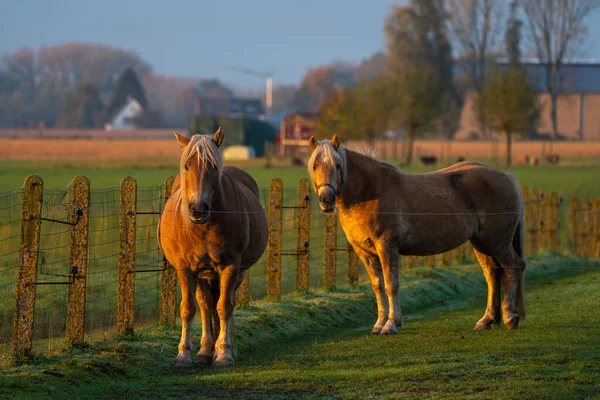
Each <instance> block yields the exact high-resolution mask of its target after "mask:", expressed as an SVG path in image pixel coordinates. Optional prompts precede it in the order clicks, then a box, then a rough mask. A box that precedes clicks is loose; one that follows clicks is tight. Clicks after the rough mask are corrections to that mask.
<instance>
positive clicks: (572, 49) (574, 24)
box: [520, 0, 600, 138]
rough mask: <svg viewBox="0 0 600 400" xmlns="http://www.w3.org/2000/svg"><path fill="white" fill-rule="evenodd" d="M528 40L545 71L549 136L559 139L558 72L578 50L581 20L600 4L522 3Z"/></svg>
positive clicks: (574, 0) (570, 0) (588, 0)
mask: <svg viewBox="0 0 600 400" xmlns="http://www.w3.org/2000/svg"><path fill="white" fill-rule="evenodd" d="M520 3H521V6H522V7H523V11H525V15H526V16H527V22H528V25H529V30H530V35H531V40H532V42H533V45H534V46H535V51H536V53H537V56H538V59H539V62H540V63H542V65H543V66H544V68H545V82H544V83H545V86H546V91H547V92H548V94H549V95H550V118H551V120H552V136H553V138H556V137H557V135H558V123H557V115H556V103H557V99H558V95H559V93H560V90H561V74H560V69H561V65H562V64H563V62H564V60H565V59H566V58H568V57H572V56H573V55H575V54H576V53H577V50H578V49H580V46H581V45H582V43H583V42H584V39H585V37H586V34H587V26H586V25H585V23H584V20H585V18H586V17H587V16H589V15H590V14H591V13H592V12H593V11H594V10H596V9H597V8H598V6H599V5H600V0H522V1H521V2H520Z"/></svg>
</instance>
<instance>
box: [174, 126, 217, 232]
mask: <svg viewBox="0 0 600 400" xmlns="http://www.w3.org/2000/svg"><path fill="white" fill-rule="evenodd" d="M175 137H176V138H177V140H178V141H179V143H180V144H181V146H182V147H183V148H184V150H183V154H182V155H181V162H180V165H179V173H180V176H181V202H182V203H181V206H182V208H183V209H184V210H187V211H188V214H189V217H190V219H191V221H192V222H193V223H195V224H204V223H206V222H208V220H209V217H210V211H211V206H212V204H213V199H214V194H215V192H216V191H217V189H218V188H219V187H220V184H221V174H222V172H223V163H222V162H221V155H220V153H219V150H218V148H219V147H220V146H221V144H222V143H223V137H224V134H223V131H222V130H221V128H219V129H218V130H217V132H215V134H214V135H213V136H212V137H211V136H209V135H194V136H192V137H191V138H190V139H188V138H186V137H184V136H181V135H178V134H177V133H175Z"/></svg>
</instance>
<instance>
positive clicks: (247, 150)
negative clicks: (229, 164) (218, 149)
mask: <svg viewBox="0 0 600 400" xmlns="http://www.w3.org/2000/svg"><path fill="white" fill-rule="evenodd" d="M254 157H256V152H255V151H254V148H253V147H251V146H242V145H233V146H229V147H227V148H225V150H223V160H225V161H240V160H251V159H253V158H254Z"/></svg>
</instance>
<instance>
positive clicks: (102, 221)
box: [0, 176, 600, 357]
mask: <svg viewBox="0 0 600 400" xmlns="http://www.w3.org/2000/svg"><path fill="white" fill-rule="evenodd" d="M172 181H173V178H169V179H167V181H166V182H165V184H164V185H158V186H152V187H139V188H138V187H137V185H136V183H135V181H134V180H133V179H132V178H124V180H123V182H122V184H121V186H120V187H112V188H108V189H102V190H90V188H89V181H88V180H87V178H84V177H77V178H75V179H74V180H73V182H72V183H71V184H70V185H69V186H68V187H66V188H65V189H64V190H43V183H42V182H41V179H39V178H38V177H35V176H33V177H28V178H27V180H26V182H25V185H24V186H23V188H21V189H18V190H14V191H11V192H7V193H0V306H1V311H0V346H5V347H7V348H8V346H9V345H10V344H11V343H12V352H11V354H13V355H14V356H16V357H19V356H23V355H26V354H29V353H30V352H32V351H33V352H36V353H44V352H50V351H53V350H57V349H61V348H63V347H65V346H69V345H76V344H79V343H83V338H84V335H91V334H109V333H115V332H119V333H121V334H130V333H132V332H133V331H134V330H135V331H140V330H142V329H148V328H153V327H155V326H157V325H159V324H162V325H172V324H174V323H176V318H177V315H178V312H177V305H178V304H179V300H180V298H181V297H180V293H179V290H178V289H177V282H176V278H175V274H174V271H173V268H172V267H171V266H170V265H169V264H168V262H166V260H165V259H164V256H163V254H162V252H161V250H160V248H159V246H158V243H157V237H156V231H157V225H158V223H159V219H160V215H161V213H162V210H163V209H164V206H165V202H166V199H167V197H168V195H169V194H170V191H171V185H172ZM522 192H523V195H524V197H525V213H526V237H525V243H526V253H527V254H535V253H536V252H538V251H541V250H545V249H552V250H555V251H561V252H563V253H570V254H573V255H576V256H582V257H599V256H600V229H599V228H600V213H599V202H598V199H590V198H584V199H581V200H579V199H577V198H573V199H572V200H571V202H567V201H563V200H562V199H561V198H560V197H559V196H558V194H557V193H546V192H545V191H543V190H541V191H537V190H535V189H532V188H526V187H523V188H522ZM314 196H315V195H314V193H312V191H311V190H310V187H309V184H308V181H307V180H306V179H303V180H301V181H300V183H299V184H298V186H297V187H291V188H283V185H282V183H281V181H280V180H279V179H274V180H273V181H272V183H271V186H270V187H268V188H261V189H260V201H261V204H262V205H263V207H264V209H265V211H266V213H267V215H268V217H269V232H270V233H269V244H268V248H267V250H266V251H265V253H264V254H263V256H262V257H261V258H260V260H259V261H258V262H257V263H256V264H255V265H254V266H253V267H252V268H251V269H250V270H249V274H248V280H247V282H246V283H245V284H244V286H242V289H241V290H240V292H239V293H238V299H240V302H241V303H248V302H250V301H254V300H260V299H279V298H280V297H281V296H285V295H289V294H291V293H294V292H306V291H310V290H314V289H317V288H326V289H334V288H340V287H343V286H347V285H357V284H358V283H364V282H367V278H366V274H365V272H364V269H363V268H359V262H358V258H357V256H356V254H355V253H354V251H353V249H352V247H351V246H350V245H349V244H348V242H347V240H346V237H345V235H344V233H343V231H342V229H341V228H340V227H339V221H338V219H337V216H336V214H334V213H331V214H323V213H321V212H320V210H319V206H318V201H315V200H316V198H315V197H314ZM399 213H400V212H399ZM474 259H475V258H474V254H473V249H472V246H471V245H470V244H464V245H462V246H460V247H459V248H457V249H455V250H453V251H449V252H446V253H444V254H439V255H435V256H428V257H402V267H404V268H413V267H416V266H424V267H435V266H439V265H451V264H457V263H464V262H466V261H473V260H474ZM34 321H35V323H34ZM65 338H66V339H65ZM5 353H8V349H7V352H5Z"/></svg>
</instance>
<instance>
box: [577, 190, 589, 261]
mask: <svg viewBox="0 0 600 400" xmlns="http://www.w3.org/2000/svg"><path fill="white" fill-rule="evenodd" d="M590 208H591V207H590V199H588V198H587V197H584V198H583V200H581V224H580V225H579V228H580V236H581V241H580V243H581V244H580V246H579V248H580V255H581V256H583V257H589V256H590V255H591V249H590V245H591V244H590V237H591V235H590V233H591V230H592V229H591V228H592V223H591V222H592V221H591V218H590Z"/></svg>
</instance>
